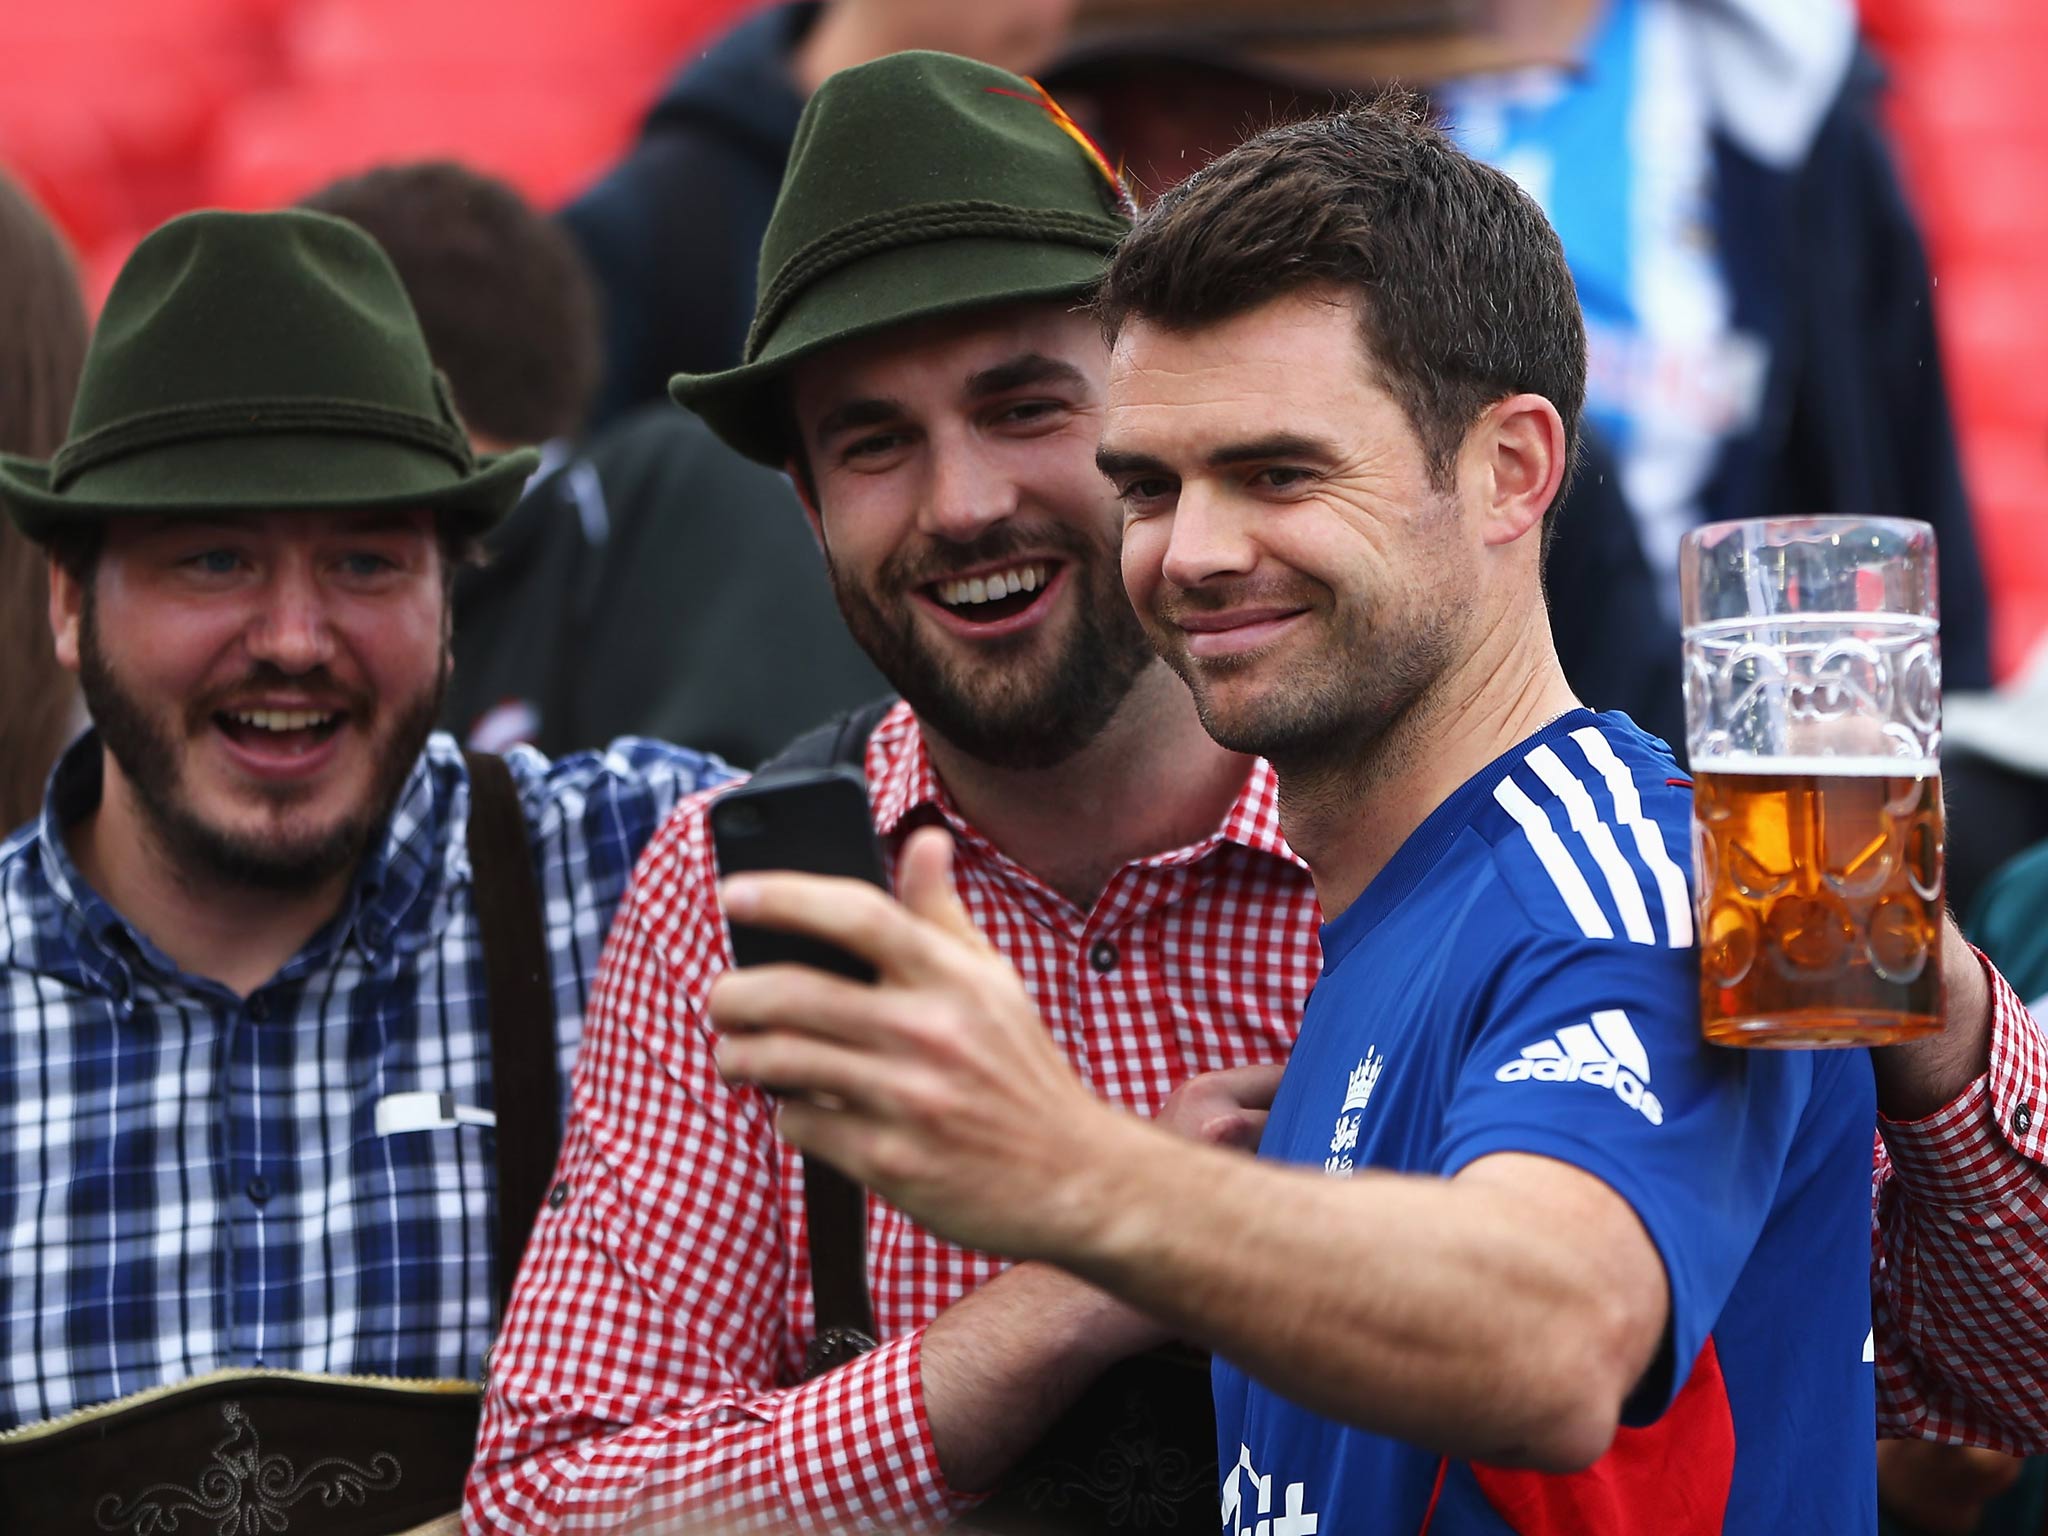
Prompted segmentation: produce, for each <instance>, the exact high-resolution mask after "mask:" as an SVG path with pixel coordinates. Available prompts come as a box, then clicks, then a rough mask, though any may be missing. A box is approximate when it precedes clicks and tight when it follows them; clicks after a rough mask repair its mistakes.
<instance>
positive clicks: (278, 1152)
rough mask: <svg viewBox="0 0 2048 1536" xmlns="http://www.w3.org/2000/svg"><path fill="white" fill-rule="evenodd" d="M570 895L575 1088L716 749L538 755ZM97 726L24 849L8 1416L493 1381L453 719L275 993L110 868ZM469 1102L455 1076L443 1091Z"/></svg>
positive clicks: (561, 950)
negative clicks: (251, 982)
mask: <svg viewBox="0 0 2048 1536" xmlns="http://www.w3.org/2000/svg"><path fill="white" fill-rule="evenodd" d="M508 762H509V763H510V766H511V769H512V773H513V777H514V779H515V781H516V782H517V783H518V785H519V790H520V797H521V800H522V801H523V803H524V805H525V809H526V814H527V820H528V824H529V826H530V828H531V831H532V835H533V845H534V850H535V855H536V861H537V868H538V872H539V876H540V889H541V898H542V901H543V904H544V905H545V907H546V913H545V926H546V930H547V937H548V959H549V964H550V966H551V967H552V972H553V979H554V986H555V996H556V1000H557V1004H558V1012H559V1015H560V1025H559V1029H558V1042H557V1043H558V1048H559V1051H560V1055H561V1060H562V1063H563V1072H562V1081H563V1083H564V1084H565V1085H566V1084H567V1082H568V1076H569V1064H570V1062H571V1060H572V1058H573V1056H574V1054H575V1050H576V1045H577V1042H578V1039H579V1038H580V1036H581V1033H582V1025H583V1010H584V1003H585V999H586V997H587V994H588V992H589V988H590V981H591V978H592V976H593V975H594V974H595V973H596V970H597V959H598V952H599V949H600V948H601V946H602V945H603V942H604V935H605V929H606V927H607V925H608V924H609V923H610V921H611V916H612V911H613V909H614V908H615V907H616V906H617V904H618V901H619V898H620V896H621V895H622V894H623V893H624V891H625V887H626V880H627V877H628V875H630V874H631V872H632V868H633V863H634V861H635V860H636V859H637V858H638V857H639V854H640V850H641V848H642V847H643V846H644V845H645V843H646V842H647V840H648V838H649V837H650V836H651V835H652V834H653V832H654V830H655V828H656V827H658V826H659V825H660V824H661V822H662V820H663V818H665V817H666V816H667V814H668V812H669V810H670V808H671V807H673V806H674V805H675V803H676V802H677V801H678V800H679V799H681V798H682V797H683V796H685V795H687V794H689V793H691V792H693V791H695V790H697V789H700V788H704V787H707V786H709V785H712V784H716V783H720V782H722V781H723V780H724V779H726V778H728V777H729V776H730V775H729V772H728V771H727V770H726V768H725V767H724V765H723V764H722V763H720V762H719V761H718V760H717V759H716V758H709V757H704V756H701V755H699V754H697V753H694V752H688V751H684V750H682V749H680V748H675V747H666V746H662V745H659V744H657V743H655V742H648V741H636V740H631V739H628V740H622V741H620V742H617V743H614V744H613V746H612V748H611V749H610V750H609V751H608V752H605V753H603V754H601V755H600V754H594V753H590V754H582V755H579V756H575V757H569V758H565V759H563V760H561V761H559V762H555V763H549V762H548V761H547V760H546V759H544V758H542V757H540V756H539V755H538V754H537V753H534V752H533V751H531V750H530V749H526V748H520V749H517V750H515V751H514V752H512V753H511V754H509V755H508ZM99 789H100V749H99V745H98V741H97V739H96V738H95V737H93V736H90V735H88V736H87V737H86V738H85V739H84V740H83V741H82V742H81V743H80V744H79V745H77V746H76V747H74V748H73V749H72V750H71V751H70V752H69V753H68V754H67V755H66V756H65V758H64V760H63V762H62V763H61V764H60V765H59V767H58V769H57V772H56V773H55V775H53V777H52V779H51V787H50V793H49V797H48V800H47V801H46V803H45V805H44V809H43V815H42V819H41V820H40V822H38V823H34V824H32V825H30V826H28V827H24V828H23V829H21V831H20V832H18V833H17V834H15V836H13V837H12V838H10V839H8V840H7V841H6V842H5V843H0V1240H4V1250H0V1315H4V1317H5V1328H6V1333H5V1338H4V1341H0V1350H4V1358H5V1369H4V1371H0V1427H5V1426H11V1425H14V1424H19V1423H26V1422H31V1421H34V1420H38V1419H44V1418H49V1417H52V1416H54V1415H56V1414H60V1413H64V1412H67V1411H69V1410H71V1409H73V1408H78V1407H83V1406H86V1405H89V1404H92V1403H96V1402H103V1401H105V1400H107V1399H109V1398H114V1397H120V1396H123V1395H125V1394H127V1393H130V1392H135V1391H138V1390H140V1389H142V1388H144V1387H149V1386H154V1385H157V1384H159V1383H162V1382H167V1381H175V1380H179V1379H181V1378H184V1377H187V1376H191V1375H195V1374H198V1373H199V1372H202V1371H207V1370H213V1369H216V1368H218V1367H221V1366H229V1365H244V1366H253V1365H268V1366H278V1367H285V1368H289V1369H296V1370H307V1371H330V1372H344V1373H352V1374H391V1375H400V1376H429V1377H473V1376H475V1375H476V1374H477V1372H478V1369H479V1365H480V1361H481V1357H482V1355H483V1352H484V1349H485V1347H486V1346H487V1345H488V1344H489V1343H490V1341H491V1336H492V1333H493V1331H494V1328H495V1323H496V1319H495V1316H494V1312H495V1296H496V1285H495V1279H494V1276H493V1269H494V1267H495V1266H494V1261H493V1253H492V1234H493V1232H494V1231H495V1229H496V1200H495V1194H494V1186H495V1183H496V1178H495V1172H494V1167H493V1163H492V1151H491V1142H490V1136H491V1134H492V1133H491V1132H490V1131H488V1130H486V1129H483V1128H480V1127H479V1126H477V1125H475V1124H469V1123H458V1124H454V1125H444V1124H436V1123H433V1122H434V1121H437V1120H439V1119H441V1118H442V1117H441V1116H440V1115H439V1114H433V1115H429V1116H425V1117H419V1116H415V1117H412V1118H413V1119H415V1120H422V1119H423V1120H424V1121H425V1122H426V1123H424V1124H422V1125H420V1127H419V1128H414V1129H406V1128H404V1123H403V1122H404V1121H405V1119H406V1118H407V1117H405V1116H403V1115H395V1114H394V1113H393V1109H394V1108H395V1107H403V1106H417V1105H419V1104H420V1103H422V1101H421V1100H418V1099H413V1100H398V1101H396V1103H395V1105H394V1104H392V1103H387V1109H386V1114H385V1116H384V1117H383V1125H382V1128H381V1130H382V1133H381V1134H380V1124H379V1116H378V1112H377V1107H378V1105H379V1104H380V1102H387V1101H390V1100H391V1096H392V1095H396V1094H407V1093H414V1094H417V1093H431V1094H434V1095H443V1094H445V1095H450V1096H452V1099H453V1102H454V1104H455V1105H456V1106H460V1107H467V1108H470V1109H488V1108H489V1107H490V1105H491V1084H490V1071H489V1061H488V1057H489V1041H490V1035H489V1025H488V1021H487V1019H486V1018H485V1015H484V963H483V950H482V944H481V941H480V939H479V936H478V931H477V924H476V913H475V909H474V906H473V905H472V902H471V898H470V871H469V853H468V848H467V845H466V843H465V841H464V839H465V833H466V827H467V821H468V812H469V781H468V775H467V773H466V772H465V770H464V767H463V763H462V757H461V753H460V751H459V750H458V749H457V747H456V745H455V743H454V742H453V741H452V740H451V739H450V738H448V737H446V736H435V737H434V738H433V739H432V740H431V741H430V742H429V744H428V746H427V749H426V751H425V752H424V753H423V754H422V756H421V760H420V762H419V764H418V765H417V766H416V767H415V768H414V770H413V772H412V775H411V777H410V778H409V779H408V780H407V781H406V785H405V788H404V790H403V791H402V793H401V794H400V796H399V800H398V805H397V809H396V810H395V811H394V812H393V815H392V819H391V825H390V830H389V833H388V835H387V836H386V838H385V840H384V843H383V846H382V847H381V848H380V849H378V850H376V852H375V853H374V854H373V855H372V856H371V857H370V858H368V859H366V860H365V861H364V866H363V868H362V869H361V870H360V871H359V872H358V875H357V878H356V880H355V882H354V884H353V885H352V887H351V889H350V893H349V896H348V898H347V901H346V902H345V904H344V906H343V908H342V911H341V912H340V914H339V915H338V916H337V917H336V918H335V919H334V921H332V922H331V923H329V924H328V925H327V926H326V927H325V928H323V929H322V930H321V931H320V932H319V933H318V934H316V935H315V936H314V937H313V939H312V940H311V941H310V942H308V943H307V945H306V946H305V948H304V949H303V950H301V951H300V952H299V953H298V954H297V955H296V956H294V957H293V958H292V960H291V961H290V962H289V963H288V964H287V965H285V967H284V968H283V969H282V970H281V971H279V972H278V974H277V975H276V976H275V977H274V978H272V979H271V980H270V981H269V982H268V983H266V984H265V985H264V986H263V987H262V988H261V989H260V990H258V991H256V992H255V993H252V994H251V995H250V996H249V997H248V998H246V999H242V998H238V997H236V996H235V995H234V994H233V993H232V992H230V991H229V990H227V989H226V988H225V987H223V986H221V985H219V984H218V983H216V982H212V981H208V980H205V979H203V978H201V977H197V976H192V975H188V974H185V973H183V972H181V971H179V970H178V968H177V967H176V966H175V965H174V964H172V962H171V961H170V960H169V959H167V958H166V957H165V956H164V955H163V953H162V952H161V951H159V950H158V949H157V948H156V947H155V946H153V945H152V944H151V943H150V942H149V940H148V939H147V938H145V937H144V936H143V935H142V934H140V933H139V932H137V931H136V930H135V929H133V928H131V927H130V926H129V925H128V924H127V923H126V922H125V921H123V919H122V918H121V916H120V914H119V913H117V912H115V911H114V910H113V909H112V908H111V907H110V906H108V905H107V903H106V902H105V901H103V900H102V899H101V898H100V897H99V896H98V895H97V894H96V893H95V892H93V891H92V890H91V889H89V888H88V887H87V886H86V885H85V883H84V881H83V880H82V879H81V877H80V875H79V873H78V869H77V867H76V866H75V865H74V864H73V863H72V862H71V859H70V856H69V855H68V854H67V853H66V851H65V848H64V844H63V841H62V839H61V837H59V836H58V829H60V828H61V827H63V826H66V825H68V824H70V823H73V822H75V821H76V820H77V819H78V818H79V817H80V816H82V815H83V814H85V813H86V812H87V811H88V810H90V809H91V808H92V807H93V806H94V805H96V804H97V803H98V799H99ZM438 1102H439V1103H441V1104H443V1105H445V1104H446V1103H447V1102H448V1101H447V1100H445V1099H444V1100H439V1101H438Z"/></svg>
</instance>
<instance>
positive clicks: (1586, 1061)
mask: <svg viewBox="0 0 2048 1536" xmlns="http://www.w3.org/2000/svg"><path fill="white" fill-rule="evenodd" d="M1493 1075H1494V1078H1495V1079H1496V1080H1497V1081H1499V1082H1503V1083H1520V1082H1526V1081H1529V1080H1530V1079H1534V1080H1535V1081H1536V1082H1539V1083H1592V1084H1593V1085H1594V1086H1596V1087H1600V1088H1612V1089H1613V1090H1614V1095H1615V1097H1616V1098H1618V1099H1620V1100H1621V1102H1622V1103H1624V1104H1626V1105H1628V1107H1629V1108H1630V1109H1633V1110H1635V1111H1636V1112H1637V1113H1639V1114H1640V1115H1642V1117H1643V1118H1644V1119H1645V1120H1647V1121H1649V1122H1650V1124H1652V1125H1662V1124H1663V1123H1664V1106H1663V1105H1662V1104H1660V1103H1658V1102H1657V1095H1656V1094H1654V1093H1652V1092H1650V1055H1649V1052H1647V1051H1645V1050H1644V1049H1643V1042H1642V1041H1641V1040H1640V1039H1639V1038H1637V1035H1636V1031H1635V1026H1634V1025H1633V1024H1631V1023H1629V1021H1628V1015H1627V1014H1625V1013H1623V1012H1622V1011H1621V1010H1620V1009H1619V1008H1603V1009H1601V1010H1600V1011H1599V1012H1598V1013H1596V1014H1594V1015H1593V1022H1592V1023H1590V1024H1567V1025H1566V1026H1565V1027H1564V1028H1563V1029H1560V1030H1559V1031H1558V1032H1557V1034H1556V1036H1555V1038H1553V1039H1549V1040H1539V1041H1537V1042H1536V1043H1535V1044H1534V1045H1525V1046H1523V1047H1522V1056H1521V1059H1520V1060H1519V1061H1511V1062H1509V1063H1508V1064H1507V1065H1506V1066H1504V1067H1502V1068H1501V1069H1500V1070H1499V1071H1498V1072H1496V1073H1494V1074H1493Z"/></svg>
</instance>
